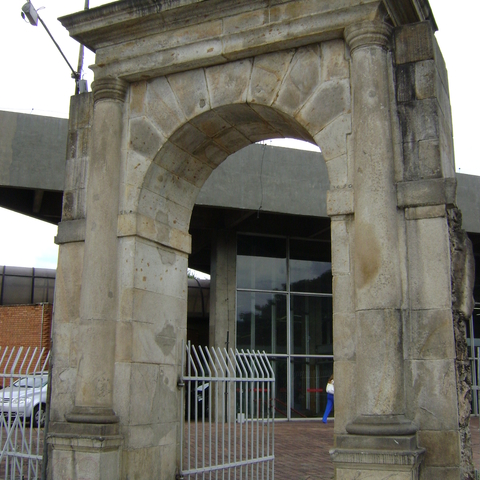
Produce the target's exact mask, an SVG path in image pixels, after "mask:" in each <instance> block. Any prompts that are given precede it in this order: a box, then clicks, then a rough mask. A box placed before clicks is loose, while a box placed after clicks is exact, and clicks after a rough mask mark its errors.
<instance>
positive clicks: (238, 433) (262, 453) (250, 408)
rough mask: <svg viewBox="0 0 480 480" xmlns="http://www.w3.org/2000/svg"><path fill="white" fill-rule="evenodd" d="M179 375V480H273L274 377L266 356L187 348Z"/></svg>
mask: <svg viewBox="0 0 480 480" xmlns="http://www.w3.org/2000/svg"><path fill="white" fill-rule="evenodd" d="M182 372H184V375H183V377H182V378H181V379H180V380H179V386H180V387H183V388H184V390H185V394H184V395H183V396H182V407H183V409H182V411H184V412H185V416H184V425H183V428H182V429H181V432H182V438H181V449H182V451H181V458H182V465H181V467H180V473H179V475H178V476H177V478H179V479H186V478H189V479H195V480H197V479H202V480H203V479H209V480H212V479H215V480H216V479H232V480H233V479H235V480H236V479H241V480H249V479H250V480H253V479H256V480H273V478H274V421H273V420H274V410H275V409H274V392H275V375H274V372H273V369H272V367H271V365H270V362H269V360H268V358H267V356H266V354H265V353H260V352H250V351H246V352H245V351H243V350H242V351H238V350H235V351H233V350H232V349H230V351H227V350H226V349H223V350H221V349H214V348H210V349H209V348H207V347H205V348H201V347H198V348H195V347H193V346H190V345H187V347H186V355H185V356H184V357H183V359H182Z"/></svg>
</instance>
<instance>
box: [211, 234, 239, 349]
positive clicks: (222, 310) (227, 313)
mask: <svg viewBox="0 0 480 480" xmlns="http://www.w3.org/2000/svg"><path fill="white" fill-rule="evenodd" d="M236 245H237V242H236V234H235V232H230V231H227V230H223V231H217V232H216V234H215V236H214V238H213V240H212V256H211V281H210V322H209V325H210V339H209V344H210V346H212V347H220V348H224V347H226V341H227V332H228V344H229V348H235V345H236V331H235V325H236V317H235V314H236V309H235V290H236V277H235V275H236V261H237V260H236V259H237V252H236Z"/></svg>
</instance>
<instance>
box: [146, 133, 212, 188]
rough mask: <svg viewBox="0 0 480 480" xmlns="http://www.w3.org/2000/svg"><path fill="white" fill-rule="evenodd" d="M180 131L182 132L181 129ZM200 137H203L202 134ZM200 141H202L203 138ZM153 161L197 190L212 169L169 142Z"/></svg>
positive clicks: (179, 141) (176, 139) (178, 142)
mask: <svg viewBox="0 0 480 480" xmlns="http://www.w3.org/2000/svg"><path fill="white" fill-rule="evenodd" d="M192 128H193V127H192ZM181 130H182V131H184V129H183V128H182V129H181ZM197 132H198V130H197ZM201 136H202V137H203V134H202V135H201ZM202 140H203V141H204V139H203V138H202ZM174 141H175V142H176V143H177V144H178V145H184V144H183V142H181V140H179V139H178V138H175V139H174ZM200 148H201V147H200ZM154 161H155V163H156V164H157V165H159V166H161V167H163V168H164V169H165V170H167V171H168V172H171V173H173V174H175V175H177V176H179V177H181V178H183V179H184V180H186V181H187V182H189V183H192V184H193V185H195V186H196V187H199V188H201V187H202V185H203V184H204V182H205V180H206V179H207V178H208V177H209V176H210V174H211V173H212V168H211V167H210V166H208V165H206V164H205V163H203V162H202V161H200V160H199V159H198V158H197V157H196V155H191V154H189V153H187V152H186V151H185V150H183V149H181V148H179V147H178V146H177V145H175V144H174V143H171V142H170V141H168V142H166V143H165V145H164V146H163V148H162V149H161V150H160V152H158V154H157V156H156V157H155V160H154Z"/></svg>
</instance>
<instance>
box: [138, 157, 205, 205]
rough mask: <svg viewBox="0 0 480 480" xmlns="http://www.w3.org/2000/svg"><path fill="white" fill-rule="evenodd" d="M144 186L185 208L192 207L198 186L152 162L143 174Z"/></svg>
mask: <svg viewBox="0 0 480 480" xmlns="http://www.w3.org/2000/svg"><path fill="white" fill-rule="evenodd" d="M144 188H146V189H148V190H150V191H152V192H155V193H156V194H157V195H159V196H160V197H163V198H165V199H166V200H171V201H173V202H175V203H177V204H179V205H182V206H184V207H186V208H193V205H194V203H195V199H196V198H197V195H198V192H199V191H200V188H198V187H195V186H194V185H193V184H191V183H189V182H186V181H185V180H184V179H182V178H179V177H178V176H177V175H175V174H172V173H170V172H168V171H167V170H165V169H164V168H161V167H159V166H158V165H156V164H152V166H151V167H150V168H149V170H148V172H147V175H146V176H145V182H144Z"/></svg>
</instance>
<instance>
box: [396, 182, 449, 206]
mask: <svg viewBox="0 0 480 480" xmlns="http://www.w3.org/2000/svg"><path fill="white" fill-rule="evenodd" d="M455 193H456V180H455V179H454V178H432V179H425V180H417V181H410V182H400V183H397V205H398V206H399V207H400V208H407V207H422V206H430V205H442V204H443V205H444V204H447V205H453V204H454V203H455Z"/></svg>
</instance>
